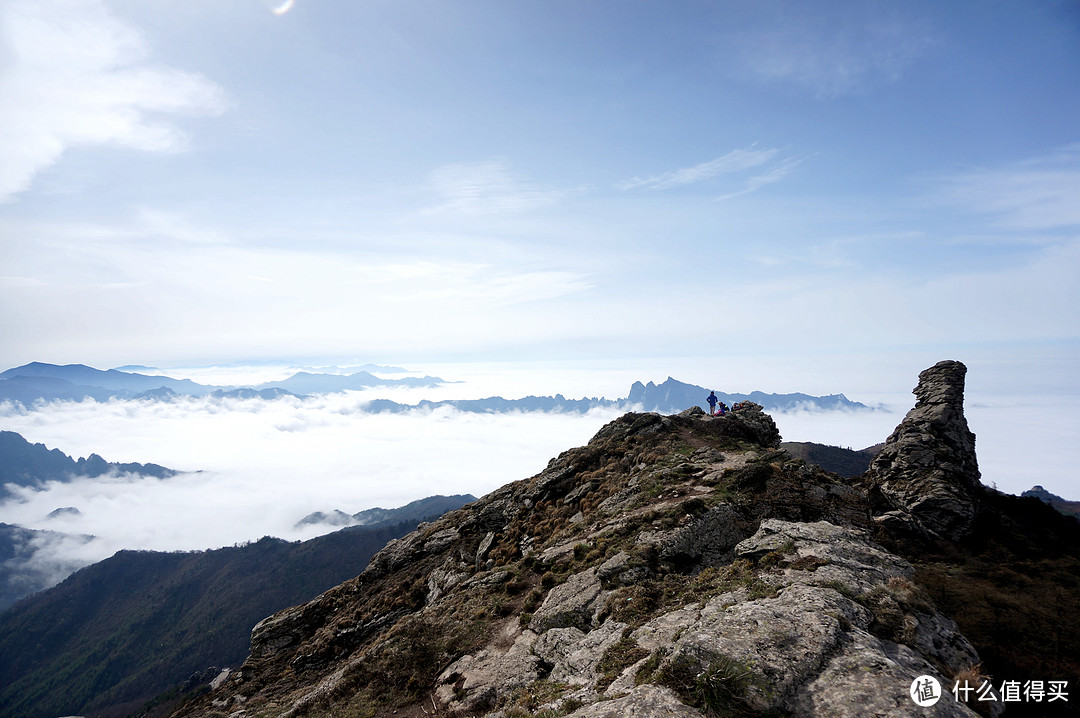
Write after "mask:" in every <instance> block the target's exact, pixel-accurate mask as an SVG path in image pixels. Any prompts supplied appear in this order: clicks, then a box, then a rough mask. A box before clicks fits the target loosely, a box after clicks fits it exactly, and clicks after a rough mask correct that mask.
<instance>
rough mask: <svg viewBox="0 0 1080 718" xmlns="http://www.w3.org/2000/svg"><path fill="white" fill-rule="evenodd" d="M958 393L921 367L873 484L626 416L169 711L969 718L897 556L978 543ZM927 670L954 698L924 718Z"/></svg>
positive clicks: (433, 529)
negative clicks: (905, 543)
mask: <svg viewBox="0 0 1080 718" xmlns="http://www.w3.org/2000/svg"><path fill="white" fill-rule="evenodd" d="M963 376H964V369H963V365H960V364H958V363H956V362H951V363H943V364H939V365H937V366H935V367H933V368H932V369H930V370H928V371H927V372H924V373H923V375H922V376H921V378H920V382H919V388H918V389H916V395H917V397H918V404H917V405H916V407H915V409H913V410H912V412H911V413H910V414H909V415H908V416H907V418H905V419H904V422H903V424H901V426H900V427H899V428H898V429H897V431H896V433H894V434H893V436H892V437H891V438H890V439H889V443H888V445H887V446H886V449H885V451H884V452H883V453H882V456H881V458H879V460H878V461H876V462H875V464H874V467H873V469H872V472H871V474H870V475H869V476H868V480H867V481H865V482H859V481H853V480H850V479H843V478H841V477H840V476H838V475H837V474H832V473H829V472H826V471H824V470H822V469H819V468H816V467H814V466H811V465H808V464H806V463H805V462H803V461H802V460H799V459H794V458H792V457H791V456H790V455H789V454H787V453H786V452H784V451H783V450H781V449H778V448H777V447H778V446H779V442H780V436H779V433H778V432H777V430H776V426H775V424H774V423H773V421H772V419H771V418H770V417H769V416H768V415H767V414H765V413H763V412H762V410H761V407H760V406H757V405H755V404H748V405H746V406H745V407H743V408H741V409H740V410H738V411H735V412H733V413H730V414H728V415H726V416H723V417H710V416H708V415H707V414H705V413H704V412H703V411H701V410H700V409H698V408H693V409H689V410H687V411H684V412H682V413H681V414H676V415H671V416H661V415H658V414H634V413H632V414H626V415H624V416H622V417H621V418H619V419H617V420H615V421H613V422H611V423H610V424H608V425H607V426H605V427H604V428H603V429H601V430H600V432H599V433H597V434H596V436H595V437H594V438H593V439H592V440H591V441H590V442H589V443H588V444H587V445H586V446H583V447H580V448H575V449H571V450H569V451H566V452H564V453H563V454H561V455H560V456H558V457H557V458H555V459H553V460H552V461H551V462H550V463H549V464H548V466H547V468H546V469H544V471H542V472H540V473H539V474H538V475H536V476H534V477H532V478H530V479H526V480H522V481H517V482H514V483H511V484H508V485H506V486H504V487H502V488H500V489H498V490H497V491H495V492H493V493H491V494H489V495H487V496H485V497H484V498H482V499H480V500H478V501H476V502H475V503H472V504H470V505H467V506H465V507H464V508H461V509H459V510H457V511H454V512H452V513H449V514H447V515H445V516H443V517H442V518H441V519H439V520H437V521H435V522H433V523H430V524H424V525H421V526H420V528H419V529H418V530H416V531H415V532H413V533H412V534H409V535H407V536H405V537H404V538H401V539H399V540H396V541H392V542H391V543H390V544H388V545H387V546H386V547H385V548H384V549H383V550H382V551H381V552H379V553H378V554H377V555H376V556H375V557H374V558H373V559H372V560H371V562H370V564H369V565H368V567H367V569H366V570H365V571H364V572H363V573H362V574H361V575H360V576H358V577H356V578H355V579H352V580H350V581H347V582H346V583H344V584H341V585H340V586H338V587H336V588H334V589H332V590H330V591H327V592H326V593H324V594H323V595H321V596H319V597H318V598H317V599H315V600H314V601H312V602H310V603H308V604H305V605H301V606H297V607H294V608H290V609H287V610H285V611H281V612H279V613H277V614H275V615H273V616H270V617H268V618H266V619H265V620H263V621H262V622H260V623H259V624H258V625H257V626H255V628H254V630H253V631H252V636H251V654H250V656H249V657H248V659H247V660H246V661H245V662H244V664H243V665H242V666H241V667H240V668H239V670H236V671H234V672H233V673H232V674H231V675H230V676H229V677H228V678H227V679H226V680H224V681H221V682H220V685H218V686H217V687H216V688H215V689H214V690H212V691H209V692H206V693H205V694H203V695H201V696H197V697H195V698H193V699H192V700H190V701H189V702H188V703H187V704H186V705H185V706H183V707H182V708H181V709H180V711H179V712H178V714H177V715H178V716H221V717H222V718H224V717H226V716H228V717H230V718H249V717H250V718H255V717H256V716H301V715H307V716H390V715H398V716H421V715H428V716H434V715H437V716H489V717H490V718H513V717H515V716H573V717H574V718H601V717H608V716H611V717H615V716H638V717H641V718H646V717H654V716H655V717H656V718H660V717H664V718H667V717H671V716H686V717H691V716H703V715H723V716H728V715H733V716H749V715H769V716H774V715H790V716H837V717H840V716H852V717H854V716H867V715H874V716H909V715H935V716H973V715H976V714H975V713H974V712H973V711H972V710H971V709H970V708H969V707H967V705H964V704H961V703H958V702H957V701H956V700H955V699H954V697H953V694H952V693H951V692H950V690H949V687H951V686H953V684H954V682H955V681H956V680H958V679H959V677H961V676H970V677H972V678H973V679H974V678H976V677H978V676H979V672H978V671H979V664H980V656H979V654H978V652H977V651H976V649H975V647H973V645H972V643H971V642H969V640H968V639H967V638H965V636H964V635H962V634H961V632H960V630H959V629H958V628H957V624H956V623H955V622H954V621H953V619H952V618H950V617H949V616H947V615H945V614H944V613H943V612H942V610H940V608H939V607H938V606H937V605H936V604H935V601H934V600H933V598H932V597H931V596H930V595H929V594H928V592H927V591H926V590H925V589H924V588H923V586H921V585H920V584H919V582H918V580H917V579H918V576H917V571H916V569H915V568H914V567H913V565H912V563H911V562H910V561H909V559H908V558H904V557H902V556H901V555H900V554H899V553H898V552H897V551H896V550H890V549H887V548H885V545H886V544H889V543H890V541H891V538H890V536H891V535H890V534H889V533H888V532H889V530H890V529H892V528H894V527H896V528H898V530H900V531H901V533H903V532H907V531H910V530H912V528H911V527H912V526H914V527H916V528H917V529H918V530H921V531H925V532H932V533H933V535H934V536H938V537H945V536H955V535H960V534H963V532H964V531H966V530H969V528H970V525H971V521H972V519H973V516H974V513H973V512H975V511H976V510H977V507H978V505H979V501H978V493H979V486H978V470H977V468H976V465H975V457H974V443H973V437H972V436H971V433H970V432H969V431H968V430H967V425H966V422H965V421H964V418H963V410H962V399H963ZM882 507H885V508H886V509H887V510H886V511H885V513H882V512H881V509H882ZM1036 508H1042V507H1036ZM1047 511H1049V509H1047ZM888 512H896V513H895V514H892V515H890V516H889V517H888V518H885V519H882V516H884V515H885V514H886V513H888ZM1062 520H1064V519H1062ZM928 535H929V534H928ZM942 595H944V594H942ZM919 676H931V677H934V678H936V679H937V680H938V681H939V682H940V684H941V686H945V688H943V689H942V696H941V698H940V700H939V701H938V702H937V703H936V705H934V706H933V707H929V708H917V707H916V706H915V704H914V703H913V702H912V698H911V697H910V695H909V691H910V689H911V686H912V682H913V680H914V679H915V678H916V677H919ZM978 707H979V708H980V711H981V712H982V713H983V714H984V715H996V714H997V713H999V712H1000V710H1001V704H1000V703H999V702H998V701H997V700H996V699H995V698H994V697H993V696H992V697H991V700H989V701H988V702H983V703H981V704H980V705H979V706H978Z"/></svg>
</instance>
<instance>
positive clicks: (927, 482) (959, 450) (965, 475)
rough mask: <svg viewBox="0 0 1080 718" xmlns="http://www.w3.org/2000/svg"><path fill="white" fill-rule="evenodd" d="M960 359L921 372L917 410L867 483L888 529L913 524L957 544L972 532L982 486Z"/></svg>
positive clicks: (896, 433) (902, 425)
mask: <svg viewBox="0 0 1080 718" xmlns="http://www.w3.org/2000/svg"><path fill="white" fill-rule="evenodd" d="M966 374H967V367H965V366H964V365H963V364H962V363H960V362H958V361H942V362H938V363H937V364H935V365H934V366H932V367H930V368H929V369H927V370H925V371H923V372H922V373H920V374H919V385H918V386H917V387H915V397H916V402H915V408H914V409H912V410H911V411H909V412H908V414H907V416H906V417H904V420H903V421H902V422H901V423H900V425H899V426H897V427H896V429H895V430H894V431H893V433H892V435H891V436H890V437H889V438H888V440H887V441H886V443H885V448H884V449H882V451H881V453H879V454H878V456H877V457H876V458H875V459H874V461H873V463H872V464H871V466H870V470H869V472H868V479H869V480H870V484H871V486H872V488H873V489H874V490H875V492H874V493H875V494H876V495H877V497H879V501H878V503H879V504H881V506H880V508H881V509H884V510H885V511H884V513H883V514H882V515H880V516H878V517H877V520H879V521H881V522H882V523H883V524H885V525H886V526H890V525H892V526H896V525H910V524H911V522H912V520H914V522H915V523H916V524H917V525H918V526H919V527H920V528H921V529H922V530H924V531H926V532H927V533H929V534H931V535H936V536H940V537H942V538H947V539H950V540H953V541H957V540H959V539H961V538H963V537H964V536H967V535H968V534H969V533H970V532H971V528H972V525H973V523H974V521H975V514H976V511H977V508H978V499H979V495H980V493H981V492H982V484H981V483H980V482H979V465H978V462H977V461H976V458H975V434H973V433H972V432H971V431H970V430H969V429H968V425H967V419H965V418H964V377H965V375H966Z"/></svg>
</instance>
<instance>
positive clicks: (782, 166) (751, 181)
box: [716, 158, 804, 201]
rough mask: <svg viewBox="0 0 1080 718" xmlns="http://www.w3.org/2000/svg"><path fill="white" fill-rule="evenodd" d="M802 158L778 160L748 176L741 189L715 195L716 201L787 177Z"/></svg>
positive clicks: (748, 191)
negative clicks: (772, 164)
mask: <svg viewBox="0 0 1080 718" xmlns="http://www.w3.org/2000/svg"><path fill="white" fill-rule="evenodd" d="M803 161H804V159H803V158H791V159H786V160H784V161H782V162H780V163H779V164H777V165H774V166H772V167H768V168H766V169H765V170H764V171H763V172H759V173H757V174H755V175H753V176H751V177H749V178H747V179H746V181H745V182H744V184H743V187H742V189H740V190H736V191H735V192H730V193H728V194H725V195H721V196H720V197H717V198H716V199H717V201H720V200H725V199H732V198H734V197H739V196H742V195H744V194H750V193H751V192H756V191H758V190H759V189H761V188H762V187H765V186H768V185H771V184H774V183H776V182H779V181H780V180H782V179H784V178H785V177H787V176H788V175H789V174H791V173H792V172H794V171H795V168H796V167H798V166H799V165H801V164H802V163H803Z"/></svg>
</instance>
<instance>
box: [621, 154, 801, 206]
mask: <svg viewBox="0 0 1080 718" xmlns="http://www.w3.org/2000/svg"><path fill="white" fill-rule="evenodd" d="M803 161H804V159H802V158H781V157H780V150H779V149H776V148H767V149H764V148H762V149H759V148H758V147H757V146H756V145H751V146H750V147H746V148H743V149H737V150H732V151H730V152H728V153H727V154H724V155H721V156H720V157H717V158H716V159H712V160H709V161H707V162H701V163H699V164H696V165H694V166H692V167H684V168H681V169H677V170H671V171H668V172H663V173H661V174H658V175H653V176H651V177H634V178H633V179H629V180H624V181H622V182H619V183H617V184H616V185H615V186H616V188H618V189H621V190H624V191H626V190H640V189H645V190H668V189H675V188H677V187H685V186H687V185H692V184H699V183H703V182H708V181H709V180H715V179H717V178H726V179H727V181H728V185H729V186H730V185H731V184H732V183H734V185H735V187H736V188H735V189H731V190H730V191H728V192H725V193H724V194H722V195H721V196H719V197H718V198H717V199H718V200H722V199H730V198H732V197H738V196H740V195H744V194H749V193H751V192H755V191H757V190H759V189H761V188H762V187H765V186H766V185H770V184H773V183H774V182H779V181H780V180H782V179H784V178H785V177H787V176H788V175H789V174H791V173H792V172H793V171H794V170H795V168H796V167H798V166H799V165H800V164H802V162H803ZM750 170H756V171H755V172H753V173H750V172H749V171H750Z"/></svg>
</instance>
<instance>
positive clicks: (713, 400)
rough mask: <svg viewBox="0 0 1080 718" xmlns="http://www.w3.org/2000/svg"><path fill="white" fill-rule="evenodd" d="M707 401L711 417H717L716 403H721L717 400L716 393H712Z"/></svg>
mask: <svg viewBox="0 0 1080 718" xmlns="http://www.w3.org/2000/svg"><path fill="white" fill-rule="evenodd" d="M706 401H708V402H709V416H716V402H718V401H720V400H719V399H717V398H716V392H715V391H710V392H709V398H708V399H706Z"/></svg>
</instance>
